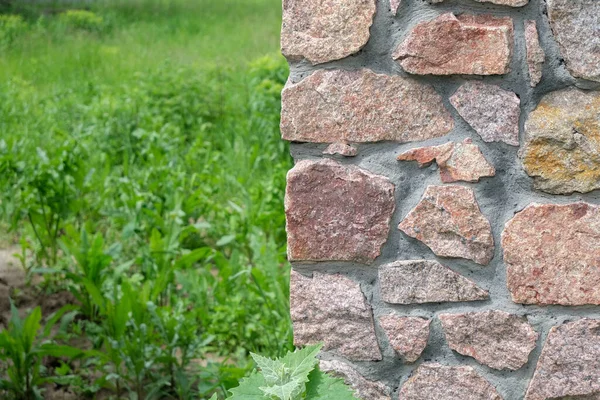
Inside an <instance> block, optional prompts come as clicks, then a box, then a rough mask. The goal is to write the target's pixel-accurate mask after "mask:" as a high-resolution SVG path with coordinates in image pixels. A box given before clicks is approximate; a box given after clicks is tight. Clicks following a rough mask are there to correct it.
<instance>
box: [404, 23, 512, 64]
mask: <svg viewBox="0 0 600 400" xmlns="http://www.w3.org/2000/svg"><path fill="white" fill-rule="evenodd" d="M513 31H514V28H513V21H512V19H511V18H508V17H502V18H498V17H494V16H491V15H469V14H461V15H454V14H452V13H447V14H443V15H441V16H439V17H438V18H436V19H434V20H432V21H428V22H421V23H419V24H417V25H416V26H415V27H414V28H413V30H412V31H411V32H410V34H409V36H408V37H407V38H406V39H405V40H404V42H402V43H401V44H400V45H399V46H398V48H397V49H396V51H395V52H394V54H393V58H394V60H397V61H398V62H399V63H400V65H401V66H402V68H404V70H406V72H409V73H411V74H418V75H427V74H432V75H453V74H464V75H502V74H506V73H508V72H509V71H510V68H509V65H510V61H511V59H512V52H513V41H514V39H513Z"/></svg>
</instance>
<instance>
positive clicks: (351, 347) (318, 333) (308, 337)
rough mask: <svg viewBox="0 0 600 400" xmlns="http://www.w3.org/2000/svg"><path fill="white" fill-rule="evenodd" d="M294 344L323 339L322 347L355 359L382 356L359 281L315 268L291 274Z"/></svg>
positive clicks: (373, 358) (370, 313)
mask: <svg viewBox="0 0 600 400" xmlns="http://www.w3.org/2000/svg"><path fill="white" fill-rule="evenodd" d="M290 310H291V316H292V323H293V326H294V344H295V345H296V346H304V345H307V344H315V343H319V342H323V343H324V346H323V350H328V351H332V352H334V353H337V354H339V355H341V356H343V357H346V358H348V359H349V360H353V361H371V360H381V352H380V350H379V345H378V344H377V338H376V337H375V327H374V325H373V314H372V312H371V306H369V304H367V301H366V300H365V296H364V295H363V293H362V291H361V290H360V285H359V284H358V283H356V282H354V281H352V280H350V279H348V278H346V277H343V276H341V275H325V274H320V273H318V272H315V273H314V274H313V278H312V279H311V278H307V277H305V276H303V275H301V274H299V273H297V272H295V271H292V273H291V277H290Z"/></svg>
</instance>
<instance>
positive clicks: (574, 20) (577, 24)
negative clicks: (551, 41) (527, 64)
mask: <svg viewBox="0 0 600 400" xmlns="http://www.w3.org/2000/svg"><path fill="white" fill-rule="evenodd" d="M547 3H548V19H549V20H550V26H551V28H552V32H553V33H554V38H555V39H556V41H557V42H558V45H559V47H560V50H561V53H562V56H563V57H564V59H565V63H566V66H567V69H568V70H569V72H570V73H571V75H573V76H575V77H577V78H584V79H589V80H592V81H596V82H600V29H599V28H598V27H600V2H599V1H597V0H547Z"/></svg>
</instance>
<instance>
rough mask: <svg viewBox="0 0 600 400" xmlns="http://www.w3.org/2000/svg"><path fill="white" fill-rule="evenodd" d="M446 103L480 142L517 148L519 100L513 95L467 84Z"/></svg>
mask: <svg viewBox="0 0 600 400" xmlns="http://www.w3.org/2000/svg"><path fill="white" fill-rule="evenodd" d="M450 103H451V104H452V105H453V106H454V108H456V111H458V113H459V114H460V116H461V117H463V118H464V120H465V121H467V123H468V124H469V125H471V126H472V127H473V129H475V131H476V132H477V133H478V134H479V136H481V138H482V139H483V141H484V142H504V143H507V144H510V145H512V146H518V145H519V116H520V115H521V108H520V104H521V101H520V100H519V98H518V97H517V95H516V94H514V93H513V92H510V91H508V90H504V89H502V88H500V87H499V86H496V85H489V84H485V83H482V82H474V81H470V82H467V83H465V84H464V85H462V86H461V87H460V88H459V89H458V90H457V91H456V93H454V95H452V97H450Z"/></svg>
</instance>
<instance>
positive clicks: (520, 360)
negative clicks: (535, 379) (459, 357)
mask: <svg viewBox="0 0 600 400" xmlns="http://www.w3.org/2000/svg"><path fill="white" fill-rule="evenodd" d="M439 318H440V321H441V322H442V327H443V329H444V334H445V335H446V341H447V342H448V345H449V346H450V348H451V349H452V350H455V351H457V352H459V353H460V354H463V355H465V356H470V357H473V358H474V359H476V360H477V361H479V362H480V363H482V364H485V365H487V366H488V367H490V368H494V369H500V370H502V369H510V370H517V369H519V368H521V367H522V366H524V365H525V364H527V360H528V359H529V354H530V353H531V351H532V350H533V349H534V348H535V343H536V341H537V338H538V334H537V333H536V331H535V330H534V329H533V328H532V327H531V325H529V323H528V322H527V320H526V319H525V318H522V317H519V316H517V315H513V314H509V313H507V312H504V311H499V310H492V311H483V312H470V313H464V314H441V315H440V316H439Z"/></svg>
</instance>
